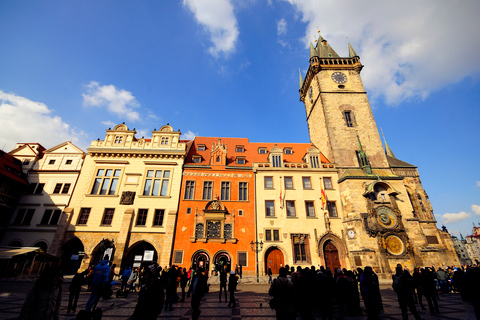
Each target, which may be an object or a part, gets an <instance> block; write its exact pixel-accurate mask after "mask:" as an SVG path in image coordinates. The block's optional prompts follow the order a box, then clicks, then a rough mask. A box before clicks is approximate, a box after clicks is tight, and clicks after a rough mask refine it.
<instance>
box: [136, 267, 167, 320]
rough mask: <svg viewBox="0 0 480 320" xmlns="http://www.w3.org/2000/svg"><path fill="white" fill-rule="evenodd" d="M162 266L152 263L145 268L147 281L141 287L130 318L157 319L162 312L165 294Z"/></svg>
mask: <svg viewBox="0 0 480 320" xmlns="http://www.w3.org/2000/svg"><path fill="white" fill-rule="evenodd" d="M160 270H161V267H159V266H158V264H156V263H155V264H152V265H150V266H148V267H146V268H145V269H144V273H145V282H144V284H143V286H142V287H141V288H140V292H139V294H138V301H137V305H136V306H135V310H134V312H133V314H132V316H131V317H130V318H129V319H130V320H155V319H157V317H158V315H159V314H160V313H161V312H162V308H163V304H164V300H165V295H164V292H163V286H162V282H161V280H160V277H159V272H160Z"/></svg>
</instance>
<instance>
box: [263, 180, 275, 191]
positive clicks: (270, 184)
mask: <svg viewBox="0 0 480 320" xmlns="http://www.w3.org/2000/svg"><path fill="white" fill-rule="evenodd" d="M264 181H265V189H273V177H265V180H264Z"/></svg>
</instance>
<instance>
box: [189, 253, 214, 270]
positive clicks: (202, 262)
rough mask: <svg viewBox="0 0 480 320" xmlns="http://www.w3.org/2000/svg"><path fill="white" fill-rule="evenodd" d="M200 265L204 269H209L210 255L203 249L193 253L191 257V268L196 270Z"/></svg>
mask: <svg viewBox="0 0 480 320" xmlns="http://www.w3.org/2000/svg"><path fill="white" fill-rule="evenodd" d="M200 267H202V268H204V269H205V271H209V270H210V257H209V256H208V254H207V253H206V252H203V251H200V252H197V253H195V254H194V255H193V257H192V268H193V270H197V269H198V268H200Z"/></svg>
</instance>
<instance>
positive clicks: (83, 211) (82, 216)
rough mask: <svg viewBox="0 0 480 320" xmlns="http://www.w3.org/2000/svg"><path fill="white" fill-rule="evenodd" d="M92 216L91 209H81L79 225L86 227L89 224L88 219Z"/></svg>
mask: <svg viewBox="0 0 480 320" xmlns="http://www.w3.org/2000/svg"><path fill="white" fill-rule="evenodd" d="M89 216H90V208H82V209H80V215H79V217H78V222H77V224H81V225H85V224H87V221H88V217H89Z"/></svg>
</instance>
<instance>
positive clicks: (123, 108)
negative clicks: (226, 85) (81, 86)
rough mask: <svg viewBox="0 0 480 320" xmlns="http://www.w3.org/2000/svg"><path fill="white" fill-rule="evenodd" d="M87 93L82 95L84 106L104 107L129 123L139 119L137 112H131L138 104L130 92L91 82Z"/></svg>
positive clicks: (87, 87)
mask: <svg viewBox="0 0 480 320" xmlns="http://www.w3.org/2000/svg"><path fill="white" fill-rule="evenodd" d="M86 89H87V93H83V94H82V96H83V104H84V105H85V106H94V107H106V108H107V110H108V111H110V112H111V113H114V114H116V115H118V116H120V117H126V118H127V119H128V120H130V121H135V120H138V119H139V118H140V116H139V114H138V112H136V111H133V108H137V107H139V106H140V104H139V103H138V102H137V100H135V97H134V96H133V95H132V93H131V92H129V91H126V90H123V89H121V90H118V89H117V88H115V86H114V85H100V84H99V83H98V82H95V81H92V82H90V83H89V84H88V85H87V86H86Z"/></svg>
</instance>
